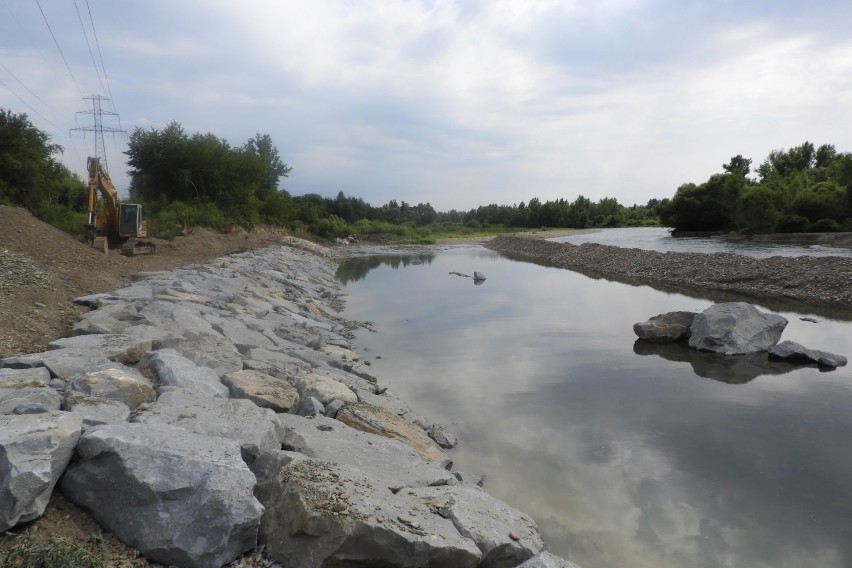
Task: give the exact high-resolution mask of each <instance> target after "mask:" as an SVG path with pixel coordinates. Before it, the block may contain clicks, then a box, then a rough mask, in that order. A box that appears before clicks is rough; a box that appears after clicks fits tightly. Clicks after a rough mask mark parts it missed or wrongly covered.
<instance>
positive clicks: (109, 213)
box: [86, 158, 118, 234]
mask: <svg viewBox="0 0 852 568" xmlns="http://www.w3.org/2000/svg"><path fill="white" fill-rule="evenodd" d="M86 167H87V169H88V170H89V210H88V216H87V218H86V226H87V227H89V228H90V229H93V230H94V231H95V232H96V233H104V234H109V233H112V232H117V227H118V192H117V191H116V190H115V186H113V185H112V181H111V180H110V179H109V175H107V173H106V172H105V171H104V169H103V167H102V166H101V161H100V159H99V158H89V159H88V160H86ZM98 193H100V194H101V196H102V197H103V200H104V216H103V218H102V219H98V218H97V207H98Z"/></svg>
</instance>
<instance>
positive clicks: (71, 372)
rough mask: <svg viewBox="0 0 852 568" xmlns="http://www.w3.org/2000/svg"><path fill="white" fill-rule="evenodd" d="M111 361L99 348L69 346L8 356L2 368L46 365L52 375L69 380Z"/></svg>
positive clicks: (26, 367)
mask: <svg viewBox="0 0 852 568" xmlns="http://www.w3.org/2000/svg"><path fill="white" fill-rule="evenodd" d="M109 363H111V361H110V360H109V359H108V358H107V354H106V353H105V352H103V351H101V350H99V349H87V348H82V347H68V348H65V349H55V350H51V351H43V352H41V353H29V354H27V355H19V356H17V357H8V358H6V359H3V361H2V365H0V368H3V369H33V368H38V367H44V368H46V369H47V370H48V371H49V372H50V376H51V377H56V378H58V379H62V380H64V381H68V380H71V379H73V378H75V377H77V376H79V375H81V374H82V373H85V372H86V371H89V370H91V369H92V367H97V366H100V365H108V364H109Z"/></svg>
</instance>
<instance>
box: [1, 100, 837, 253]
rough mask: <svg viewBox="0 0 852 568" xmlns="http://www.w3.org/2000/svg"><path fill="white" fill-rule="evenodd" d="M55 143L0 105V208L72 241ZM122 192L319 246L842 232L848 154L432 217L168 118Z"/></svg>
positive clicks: (171, 215) (168, 215) (164, 209)
mask: <svg viewBox="0 0 852 568" xmlns="http://www.w3.org/2000/svg"><path fill="white" fill-rule="evenodd" d="M61 151H62V149H61V147H60V146H58V145H56V144H52V143H51V142H50V139H49V137H48V136H47V135H46V134H45V133H44V132H42V131H40V130H38V129H37V128H35V127H34V126H33V125H32V123H30V121H29V120H28V118H27V116H26V115H25V114H14V113H12V112H10V111H8V110H4V109H0V203H2V204H9V205H18V206H23V207H26V208H27V209H29V210H30V211H31V212H33V213H34V214H35V215H36V216H38V217H40V218H42V219H44V220H46V221H48V222H50V223H52V224H54V225H57V226H59V227H60V228H63V229H65V230H66V231H68V232H70V233H80V232H82V226H83V219H84V211H85V207H86V186H85V183H84V182H83V181H82V180H81V179H80V178H79V177H78V176H77V175H76V174H74V173H72V172H70V171H69V170H68V169H67V168H66V167H65V166H64V165H62V164H61V163H59V162H58V161H57V159H56V156H57V154H58V153H60V152H61ZM125 154H126V155H127V164H128V166H129V168H130V169H129V172H128V173H129V174H130V180H131V181H130V188H129V191H130V196H131V200H132V201H134V202H139V203H142V204H143V205H144V207H145V212H146V216H147V218H148V221H149V229H150V230H151V231H152V233H153V234H155V235H157V236H164V237H169V236H172V235H175V234H177V233H179V232H180V231H181V230H183V229H186V228H188V227H191V226H206V227H211V228H216V229H221V228H223V227H225V226H227V225H230V224H240V225H244V226H246V225H251V224H254V223H265V224H269V225H276V226H284V227H287V228H289V229H291V230H293V231H294V232H295V233H297V234H299V233H303V234H305V235H306V236H309V235H315V236H319V237H323V238H334V237H343V236H347V235H349V234H357V235H369V234H383V235H391V236H395V237H399V238H402V239H406V240H414V241H418V240H419V242H429V240H430V238H433V235H434V234H436V233H444V234H446V233H454V232H462V233H464V232H473V231H477V230H483V229H486V230H500V229H514V228H518V229H520V228H525V229H526V228H535V229H538V228H547V227H553V228H556V227H571V228H588V227H625V226H658V225H660V224H662V225H665V226H670V227H674V228H675V229H677V230H678V231H730V230H748V231H756V232H770V231H778V232H794V231H795V232H797V231H834V230H841V229H844V230H852V154H850V153H840V152H838V151H837V150H836V149H835V147H834V146H831V145H827V144H826V145H822V146H820V147H818V148H815V147H814V145H813V144H811V143H810V142H805V143H804V144H802V145H800V146H797V147H795V148H791V149H790V150H775V151H773V152H771V153H770V155H769V156H768V157H767V158H766V159H765V160H764V161H763V162H762V163H761V164H760V165H759V166H758V167H757V168H756V169H755V171H754V172H752V169H751V160H750V159H747V158H743V156H742V155H737V156H734V157H733V158H731V160H730V161H729V162H728V163H726V164H724V165H723V166H722V171H721V172H720V173H717V174H714V175H712V176H711V177H710V178H709V179H708V180H707V181H706V182H704V183H701V184H694V183H686V184H683V185H681V186H680V187H679V188H678V189H677V191H676V193H675V195H674V197H672V198H666V199H663V200H662V201H659V200H657V199H652V200H650V201H648V203H646V204H644V205H632V206H624V205H622V204H620V203H619V202H618V201H617V200H616V199H614V198H609V197H607V198H602V199H600V200H598V201H596V202H594V201H592V200H591V199H589V198H587V197H584V196H583V195H579V196H577V197H576V198H575V199H574V200H573V201H569V200H567V199H564V198H560V199H556V200H550V201H544V202H542V201H541V200H539V199H538V198H533V199H530V200H529V201H528V202H520V203H517V204H513V205H499V204H489V205H483V206H479V207H477V208H475V209H470V210H467V211H458V210H450V211H436V210H435V209H434V207H432V205H431V204H430V203H428V202H425V203H417V204H416V205H415V204H409V203H406V202H405V201H397V200H390V201H389V202H387V203H386V204H384V205H380V206H373V205H371V204H369V203H367V202H365V201H364V200H363V199H362V198H359V197H352V196H347V195H346V194H345V193H344V192H343V191H339V192H338V193H337V195H336V196H335V197H333V198H332V197H325V196H322V195H318V194H306V195H301V196H294V195H291V194H290V193H289V192H288V191H287V190H286V189H282V188H281V187H280V184H281V181H282V178H286V177H288V174H289V173H290V172H291V170H292V168H291V167H290V166H289V165H287V164H286V163H284V162H283V161H282V159H281V157H280V156H279V153H278V150H277V148H276V147H275V146H274V144H273V142H272V139H271V137H270V136H269V135H268V134H259V133H258V134H257V135H255V136H254V137H252V138H250V139H249V140H247V141H246V142H245V143H244V144H242V145H237V146H233V145H231V144H230V143H229V142H228V141H227V140H225V139H222V138H219V137H217V136H215V135H213V134H209V133H208V134H201V133H194V134H189V133H187V132H186V131H185V130H184V128H183V127H182V126H181V124H180V123H178V122H174V121H173V122H171V123H170V124H168V125H167V126H166V127H165V128H162V129H142V128H137V129H135V130H134V131H133V133H132V134H131V135H130V140H129V144H128V149H127V151H126V152H125Z"/></svg>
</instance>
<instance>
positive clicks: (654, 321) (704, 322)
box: [633, 302, 846, 369]
mask: <svg viewBox="0 0 852 568" xmlns="http://www.w3.org/2000/svg"><path fill="white" fill-rule="evenodd" d="M785 327H787V320H786V319H785V318H784V317H782V316H779V315H776V314H766V313H763V312H761V311H760V310H758V309H757V308H755V307H754V306H753V305H751V304H748V303H745V302H728V303H723V304H715V305H713V306H710V307H709V308H707V309H706V310H704V311H703V312H701V313H698V314H695V313H692V312H669V313H665V314H660V315H657V316H654V317H652V318H651V319H649V320H648V321H644V322H639V323H636V324H634V325H633V331H634V332H635V333H636V335H637V336H638V337H639V339H640V340H642V341H648V342H653V343H672V342H676V341H679V340H687V341H688V344H689V347H691V348H692V349H697V350H700V351H709V352H713V353H720V354H722V355H747V354H752V353H761V352H767V353H768V355H769V357H771V358H773V359H782V360H785V361H788V362H791V363H801V364H814V363H816V364H817V365H818V366H820V367H822V368H829V369H833V368H836V367H838V366H843V365H846V357H843V356H841V355H835V354H833V353H826V352H824V351H818V350H815V349H808V348H806V347H804V346H802V345H800V344H798V343H796V342H794V341H784V342H782V343H778V341H779V339H781V334H782V333H783V332H784V328H785Z"/></svg>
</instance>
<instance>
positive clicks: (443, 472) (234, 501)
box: [0, 240, 572, 568]
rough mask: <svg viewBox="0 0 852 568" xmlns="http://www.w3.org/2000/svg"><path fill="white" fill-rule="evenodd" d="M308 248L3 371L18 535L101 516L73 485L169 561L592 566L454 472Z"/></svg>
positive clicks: (99, 309)
mask: <svg viewBox="0 0 852 568" xmlns="http://www.w3.org/2000/svg"><path fill="white" fill-rule="evenodd" d="M288 244H290V245H293V246H276V247H269V248H264V249H257V250H249V251H246V252H244V253H241V254H237V255H231V256H228V257H223V258H220V259H217V260H215V261H213V262H209V263H206V264H200V265H190V266H185V267H182V268H178V269H174V270H171V271H154V272H147V273H141V274H138V275H137V276H136V277H135V278H134V281H133V282H131V283H130V284H128V285H126V286H124V287H122V288H118V289H116V290H112V291H109V292H104V293H95V294H88V295H86V296H84V297H81V298H78V299H77V300H76V303H77V304H79V305H82V306H85V307H87V308H90V311H86V312H85V313H84V314H83V315H82V317H81V318H80V320H79V321H78V322H76V323H75V324H74V325H73V328H72V329H71V334H72V335H70V336H69V337H64V338H59V339H54V340H53V341H50V342H49V343H48V345H47V350H45V351H38V352H33V353H27V354H19V355H15V356H11V357H6V358H4V359H2V360H0V472H4V473H3V475H0V497H2V499H0V528H3V529H10V528H11V529H14V530H15V531H19V530H21V529H23V530H26V531H29V532H36V530H37V529H39V528H40V527H41V526H44V525H43V524H42V523H41V521H40V520H38V519H40V518H49V519H55V517H56V515H55V509H56V508H59V507H61V508H62V509H61V510H70V511H71V512H70V513H68V514H67V515H66V517H69V516H71V515H72V514H73V515H75V518H76V516H77V515H81V513H79V509H76V508H75V507H74V506H72V505H70V504H69V503H68V502H67V501H65V500H63V499H59V498H57V496H56V494H57V493H58V492H59V488H60V487H61V493H62V495H63V496H64V497H65V498H67V499H68V500H70V501H71V502H73V503H75V504H76V505H77V506H78V507H80V508H82V509H83V510H85V511H87V512H88V513H89V514H90V515H91V516H92V517H93V518H94V519H95V520H96V521H97V523H98V524H99V525H100V526H101V527H103V528H104V529H105V530H106V531H109V533H111V534H110V536H108V537H107V538H108V539H111V540H110V542H111V543H114V542H116V541H115V540H114V537H113V536H111V535H115V537H117V538H118V539H120V540H121V541H123V542H124V543H125V544H127V545H130V546H131V547H133V549H135V550H137V551H139V552H140V553H141V554H143V555H145V556H146V557H148V558H150V559H151V560H153V561H155V562H160V563H162V564H166V565H176V566H187V567H192V568H195V567H198V568H206V567H216V566H221V565H223V564H225V563H229V562H234V563H235V564H233V565H234V566H237V565H239V566H246V565H273V563H275V562H277V563H280V565H282V566H286V567H301V566H317V567H319V566H332V565H334V566H338V565H341V566H342V565H347V566H378V565H381V566H411V567H414V566H423V567H429V566H434V567H439V566H470V567H473V566H483V567H486V566H494V567H504V566H505V567H512V566H524V567H525V568H533V567H546V566H562V567H570V566H572V565H571V564H570V563H568V562H566V561H564V560H562V559H559V558H556V557H553V556H551V555H549V554H547V553H546V552H544V551H543V543H542V541H541V538H540V536H539V535H538V531H537V528H536V526H535V523H534V522H533V521H532V520H531V519H530V518H529V517H528V516H526V515H525V514H523V513H522V512H520V511H517V510H515V509H512V508H510V507H508V506H507V505H505V504H504V503H501V502H499V501H497V500H496V499H494V498H493V497H491V496H490V495H488V493H486V492H485V491H484V490H482V489H481V488H480V487H478V486H477V485H476V483H475V480H474V482H469V481H467V479H468V478H467V477H466V476H464V475H462V474H458V475H456V474H453V473H452V472H450V471H449V470H448V467H449V465H450V463H451V462H450V460H449V458H448V457H447V455H446V454H445V453H444V451H443V449H442V448H441V447H440V446H439V444H438V442H441V443H442V444H444V445H447V440H448V439H449V438H452V436H451V435H450V436H448V433H447V432H445V431H443V429H442V428H440V427H438V426H437V425H434V424H431V423H429V422H428V421H427V420H425V419H423V418H422V417H419V416H417V415H416V414H415V413H413V412H412V411H411V409H410V408H409V407H408V405H407V404H406V403H405V402H404V401H401V400H400V399H398V398H395V397H394V396H393V395H392V394H391V393H390V391H388V389H387V388H386V387H384V386H380V385H379V381H378V379H377V377H375V376H373V375H372V374H371V373H370V371H369V369H368V368H367V367H366V366H364V365H362V364H360V363H359V361H358V356H357V354H356V353H355V352H354V351H353V350H352V346H351V344H350V343H349V340H348V339H347V338H346V336H347V330H348V329H349V326H351V322H346V321H343V320H341V319H340V318H339V317H337V316H336V315H335V311H336V309H337V308H338V307H339V306H340V299H339V293H340V290H339V283H338V282H337V281H336V279H335V277H334V272H335V268H336V265H335V263H334V262H333V261H331V260H330V259H329V258H327V256H326V255H325V253H324V251H323V250H321V249H318V248H317V247H316V246H315V245H313V244H312V243H306V242H295V241H292V240H291V242H290V243H288ZM25 273H26V272H24V274H25ZM52 493H53V494H54V498H53V501H52V503H53V506H52V507H47V509H46V506H47V501H48V499H49V498H50V497H51V494H52ZM42 516H44V517H42ZM48 526H52V527H53V528H55V525H48ZM87 526H91V525H87ZM78 530H80V529H79V528H78ZM81 532H82V531H81ZM83 536H84V538H82V539H80V541H81V542H85V541H86V540H88V541H90V542H91V541H92V540H98V538H95V539H93V538H92V537H91V535H85V533H84V535H83ZM258 544H260V545H261V546H262V547H264V548H263V549H262V550H263V551H264V553H263V554H261V549H258V548H256V547H257V546H258ZM7 546H8V545H7ZM96 552H100V549H98V550H97V551H96ZM0 554H2V549H0ZM108 560H109V561H110V563H111V565H142V564H140V563H141V562H143V561H142V560H140V559H137V558H134V557H133V555H131V554H126V555H125V556H124V557H119V559H118V560H116V559H115V556H114V555H111V556H109V558H108Z"/></svg>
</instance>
